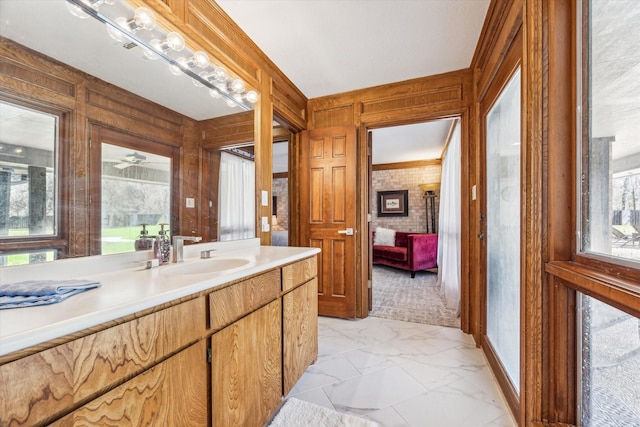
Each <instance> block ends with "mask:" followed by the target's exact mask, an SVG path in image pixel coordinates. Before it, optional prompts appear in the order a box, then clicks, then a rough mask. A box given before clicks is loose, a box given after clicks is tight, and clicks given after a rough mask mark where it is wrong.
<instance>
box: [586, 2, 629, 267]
mask: <svg viewBox="0 0 640 427" xmlns="http://www.w3.org/2000/svg"><path fill="white" fill-rule="evenodd" d="M583 6H584V13H583V19H585V20H586V26H584V27H582V26H581V25H579V26H578V28H584V29H585V31H586V33H585V34H582V35H579V37H578V40H579V42H581V43H582V47H581V49H580V51H581V52H582V55H583V57H582V62H580V61H578V65H579V68H578V69H579V73H582V72H584V74H583V77H582V87H581V89H582V101H581V105H580V106H579V108H580V109H582V114H581V116H582V123H580V124H579V125H580V131H579V132H578V134H579V135H581V138H582V141H581V144H580V159H579V161H578V164H579V165H581V166H582V171H581V173H582V177H583V179H582V183H581V189H580V191H579V193H578V194H579V203H578V206H580V208H581V217H582V218H581V221H579V226H580V233H579V236H580V237H581V238H580V242H581V250H582V252H583V253H588V254H593V255H596V256H601V257H608V258H609V259H614V260H615V259H618V260H622V259H625V260H634V261H639V260H640V50H638V49H637V46H638V45H639V44H640V8H639V7H638V3H637V2H635V1H628V0H626V1H613V2H612V1H605V0H583Z"/></svg>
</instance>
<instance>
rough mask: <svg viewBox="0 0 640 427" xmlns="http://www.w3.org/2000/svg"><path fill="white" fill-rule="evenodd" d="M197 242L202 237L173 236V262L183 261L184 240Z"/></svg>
mask: <svg viewBox="0 0 640 427" xmlns="http://www.w3.org/2000/svg"><path fill="white" fill-rule="evenodd" d="M185 240H189V241H191V242H199V241H200V240H202V237H196V236H173V262H182V261H184V255H183V252H184V241H185Z"/></svg>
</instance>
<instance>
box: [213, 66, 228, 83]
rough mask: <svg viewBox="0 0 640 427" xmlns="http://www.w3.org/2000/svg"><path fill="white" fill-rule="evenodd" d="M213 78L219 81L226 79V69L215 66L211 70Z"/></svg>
mask: <svg viewBox="0 0 640 427" xmlns="http://www.w3.org/2000/svg"><path fill="white" fill-rule="evenodd" d="M213 78H214V79H216V80H218V81H219V82H224V81H225V80H227V71H226V70H225V69H224V68H222V67H216V69H215V70H214V71H213Z"/></svg>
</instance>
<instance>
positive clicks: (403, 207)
mask: <svg viewBox="0 0 640 427" xmlns="http://www.w3.org/2000/svg"><path fill="white" fill-rule="evenodd" d="M378 216H409V190H396V191H378Z"/></svg>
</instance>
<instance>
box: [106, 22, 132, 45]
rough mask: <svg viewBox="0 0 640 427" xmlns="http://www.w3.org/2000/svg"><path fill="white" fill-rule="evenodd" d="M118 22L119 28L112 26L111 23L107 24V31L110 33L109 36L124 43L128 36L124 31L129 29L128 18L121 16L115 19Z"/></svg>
mask: <svg viewBox="0 0 640 427" xmlns="http://www.w3.org/2000/svg"><path fill="white" fill-rule="evenodd" d="M114 22H115V23H116V24H118V28H116V27H112V26H111V25H109V24H105V25H106V26H107V33H109V37H111V38H112V39H113V40H115V41H117V42H118V43H123V42H124V41H125V40H126V39H127V36H126V35H125V34H124V31H125V30H126V29H127V18H124V17H122V16H121V17H120V18H116V19H115V20H114Z"/></svg>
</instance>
